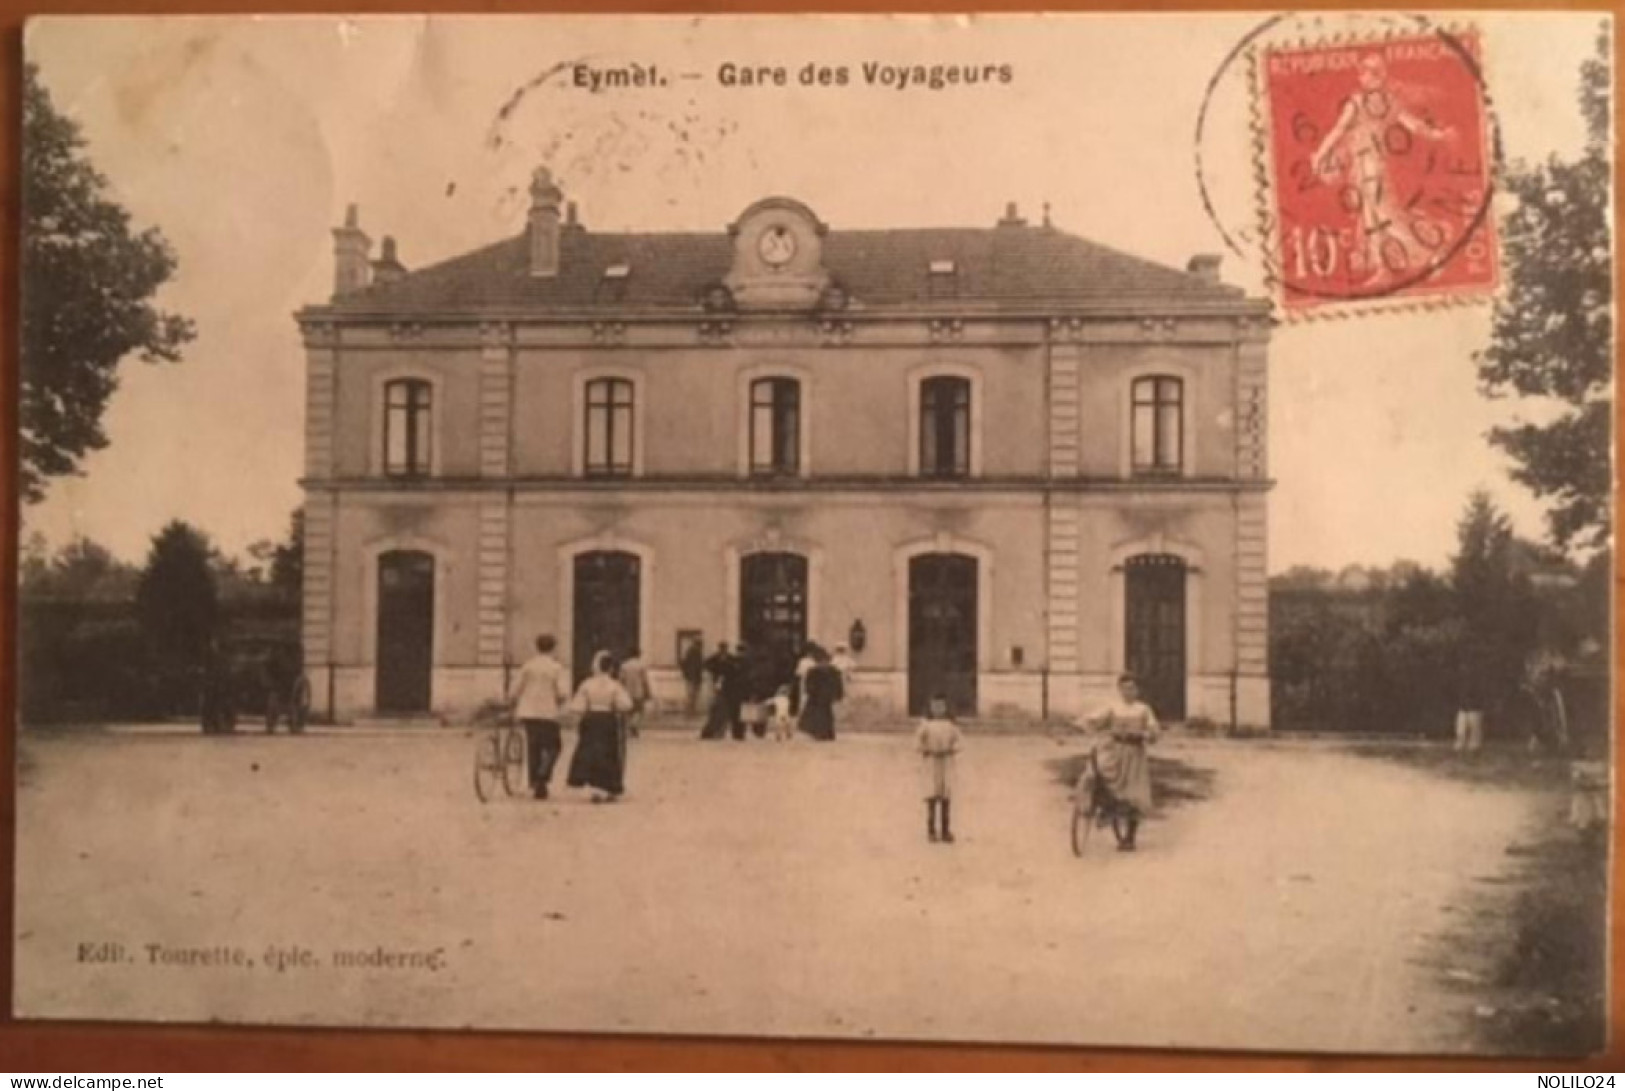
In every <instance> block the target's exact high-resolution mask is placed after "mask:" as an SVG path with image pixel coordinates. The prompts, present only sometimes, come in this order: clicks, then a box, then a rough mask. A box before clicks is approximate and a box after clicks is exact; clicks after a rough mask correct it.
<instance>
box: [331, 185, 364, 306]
mask: <svg viewBox="0 0 1625 1091" xmlns="http://www.w3.org/2000/svg"><path fill="white" fill-rule="evenodd" d="M371 249H372V240H371V239H369V238H367V233H366V232H365V231H363V230H361V214H360V213H359V212H358V211H356V206H355V205H351V206H350V207H349V208H348V209H347V210H346V211H345V213H344V226H343V227H335V228H334V229H333V297H334V298H335V299H336V298H338V297H339V296H341V295H346V294H348V293H350V292H359V291H360V290H361V289H363V288H365V287H366V286H367V284H368V282H369V281H370V279H371V273H372V269H371V267H370V266H369V265H368V263H367V254H368V252H369V251H371Z"/></svg>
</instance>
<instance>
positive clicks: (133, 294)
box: [18, 65, 195, 503]
mask: <svg viewBox="0 0 1625 1091" xmlns="http://www.w3.org/2000/svg"><path fill="white" fill-rule="evenodd" d="M22 175H23V177H22V214H23V220H22V261H21V272H22V303H21V323H22V330H21V333H22V355H21V367H20V372H21V375H20V379H21V384H20V385H21V390H20V394H19V405H18V423H19V429H20V444H19V446H20V454H21V461H22V470H21V487H22V494H23V496H24V498H25V499H26V500H28V501H29V502H30V503H33V502H36V501H38V500H40V499H41V498H42V497H43V496H44V495H45V488H46V482H47V480H48V479H49V478H52V477H58V476H61V475H63V474H70V473H73V472H75V471H76V470H77V469H78V467H79V464H80V461H81V459H83V457H84V456H85V455H86V454H87V453H89V452H91V451H95V450H99V449H101V448H103V447H105V446H107V436H106V435H105V433H104V432H103V431H102V413H103V411H104V410H105V409H106V407H107V402H108V399H109V398H110V397H111V396H112V394H113V392H114V390H116V389H117V387H118V373H117V372H118V365H119V363H120V361H122V360H123V359H124V358H125V357H126V356H128V355H130V354H131V353H135V354H137V355H139V357H140V358H141V359H142V360H144V361H146V362H149V363H151V362H156V361H160V360H167V361H175V360H178V359H180V350H181V347H182V346H183V345H185V344H186V343H187V342H188V341H190V340H191V339H192V338H193V336H194V334H195V329H194V327H193V325H192V322H191V321H190V320H189V319H187V318H183V317H181V316H179V315H174V314H170V313H167V312H165V311H162V310H160V309H158V308H157V307H155V306H154V305H153V303H152V297H153V295H154V293H156V292H157V290H158V289H159V287H160V286H161V285H163V284H164V282H165V281H167V280H168V279H169V278H170V276H171V275H172V274H173V273H174V271H175V257H174V254H173V253H172V252H171V250H170V247H169V244H168V243H167V242H166V241H165V240H164V238H163V236H162V235H161V234H159V232H158V230H157V229H156V228H150V227H149V228H147V229H146V230H144V231H141V232H139V233H138V232H135V231H133V229H132V228H131V225H130V214H129V213H128V212H127V211H125V209H124V208H122V207H121V206H120V205H118V204H117V203H115V202H114V201H112V200H110V199H109V198H108V196H107V179H106V178H104V177H103V176H102V175H101V174H100V173H99V172H98V171H97V170H96V168H95V167H93V166H92V165H91V164H90V162H89V161H88V160H87V159H86V158H85V141H84V137H83V136H82V135H81V133H80V131H79V126H78V125H76V124H75V123H74V122H73V121H72V120H70V119H69V118H66V117H63V116H62V115H61V114H59V113H58V112H57V111H56V108H55V106H54V105H53V104H52V102H51V98H50V95H49V94H48V93H47V92H46V90H45V88H44V86H43V85H42V84H41V82H40V78H39V72H38V70H37V69H36V68H35V67H34V66H33V65H27V66H25V68H24V70H23V154H22Z"/></svg>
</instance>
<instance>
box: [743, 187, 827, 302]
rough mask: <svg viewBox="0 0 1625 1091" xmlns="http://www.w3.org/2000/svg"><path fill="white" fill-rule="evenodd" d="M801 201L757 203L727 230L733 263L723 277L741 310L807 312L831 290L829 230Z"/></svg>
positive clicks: (776, 199)
mask: <svg viewBox="0 0 1625 1091" xmlns="http://www.w3.org/2000/svg"><path fill="white" fill-rule="evenodd" d="M828 230H829V229H828V228H827V227H825V226H824V224H823V222H822V221H820V220H819V219H818V217H817V215H815V214H814V213H813V210H812V209H810V208H808V207H807V206H806V205H804V204H802V203H801V202H800V201H795V200H792V199H790V198H788V197H769V198H767V199H765V200H761V201H757V202H756V203H755V204H753V205H751V206H750V207H749V208H747V209H745V211H744V212H742V213H740V216H739V219H737V220H735V221H734V222H733V223H732V224H730V225H729V227H728V233H729V235H731V236H732V237H733V242H734V247H733V263H732V267H731V268H730V269H729V271H728V275H727V277H725V278H724V281H723V283H724V285H725V286H726V287H727V289H728V291H729V292H730V293H732V295H733V300H734V303H735V304H736V305H737V306H738V307H739V308H740V309H742V310H749V309H774V310H811V309H813V308H815V307H817V306H818V305H819V302H820V300H821V299H822V298H823V295H824V291H825V289H827V288H828V287H829V283H830V276H829V272H828V270H826V269H825V268H824V261H823V240H824V235H825V234H826V233H827V232H828Z"/></svg>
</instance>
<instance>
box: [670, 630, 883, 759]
mask: <svg viewBox="0 0 1625 1091" xmlns="http://www.w3.org/2000/svg"><path fill="white" fill-rule="evenodd" d="M698 654H699V651H698V647H697V646H694V645H691V646H690V650H689V653H688V655H685V657H684V662H683V663H682V668H683V678H684V681H685V682H686V683H687V684H688V686H689V710H690V711H693V710H694V708H695V706H696V704H697V699H698V696H699V687H700V678H699V677H698V676H697V675H700V674H703V677H704V678H708V679H709V680H710V691H711V702H710V706H709V708H708V709H707V711H706V717H705V727H704V728H702V729H701V731H700V738H702V739H721V738H724V737H726V736H729V735H731V736H732V737H733V738H734V739H735V740H738V741H743V740H744V739H745V737H746V735H747V733H748V734H754V735H755V736H756V737H757V738H759V739H760V738H766V737H767V735H768V733H769V731H771V732H772V735H773V738H775V739H777V740H780V741H786V740H788V739H789V738H791V736H792V735H794V733H795V731H796V730H798V729H799V730H801V731H803V732H805V733H806V734H808V735H810V736H812V737H813V738H814V739H817V740H819V741H820V742H830V741H833V740H834V738H835V706H836V704H838V703H839V702H840V701H841V700H842V699H844V698H845V696H846V690H847V686H848V685H849V684H850V682H851V677H852V669H853V667H854V665H855V664H854V663H853V661H852V657H851V656H849V655H847V653H846V646H845V645H844V644H837V645H836V646H835V653H834V654H833V655H832V654H830V653H829V652H826V651H825V650H824V649H823V648H822V647H820V646H819V645H818V644H808V645H807V647H806V649H805V650H803V651H802V653H801V656H800V658H799V659H797V660H796V661H795V663H794V666H793V668H792V667H791V665H790V664H788V663H786V662H785V661H784V660H783V658H782V657H780V656H776V655H773V654H770V653H768V652H767V651H765V650H763V651H758V650H756V649H754V648H750V647H748V646H746V645H744V644H740V645H738V646H736V647H734V648H731V649H730V648H729V647H728V645H727V644H726V643H722V644H718V645H717V650H716V651H715V652H713V653H712V654H711V655H710V656H709V657H707V658H705V659H704V660H702V661H701V662H700V663H699V671H698V672H694V671H692V667H693V664H692V662H691V661H690V660H691V657H695V658H697V657H698Z"/></svg>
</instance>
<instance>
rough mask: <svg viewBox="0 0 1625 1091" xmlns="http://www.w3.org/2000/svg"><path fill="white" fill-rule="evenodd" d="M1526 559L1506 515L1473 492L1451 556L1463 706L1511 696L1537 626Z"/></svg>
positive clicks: (1501, 704)
mask: <svg viewBox="0 0 1625 1091" xmlns="http://www.w3.org/2000/svg"><path fill="white" fill-rule="evenodd" d="M1527 560H1528V550H1527V549H1526V548H1525V547H1524V544H1523V543H1520V542H1519V541H1518V540H1517V538H1516V537H1514V535H1513V533H1512V523H1511V521H1510V520H1509V519H1508V518H1507V517H1506V515H1505V514H1504V513H1503V512H1501V511H1500V510H1499V509H1498V508H1496V506H1495V503H1494V502H1493V501H1492V500H1491V499H1490V497H1489V494H1488V493H1484V492H1475V493H1473V494H1472V496H1471V497H1470V498H1469V499H1468V501H1467V509H1466V511H1465V512H1464V513H1463V515H1462V517H1461V522H1460V523H1459V524H1457V550H1456V555H1455V556H1454V557H1452V558H1451V561H1450V584H1451V590H1452V591H1453V593H1454V595H1455V599H1456V611H1455V612H1456V616H1457V617H1458V618H1460V621H1461V626H1462V636H1461V648H1460V652H1459V655H1458V657H1457V660H1456V664H1457V678H1456V683H1457V688H1458V691H1459V696H1460V698H1461V700H1463V701H1464V702H1466V703H1465V704H1463V706H1462V707H1469V706H1470V705H1473V704H1476V705H1477V706H1478V707H1479V708H1481V709H1486V710H1493V711H1504V710H1505V709H1506V708H1507V707H1508V706H1509V705H1510V704H1511V702H1512V701H1513V700H1514V698H1515V697H1516V696H1517V692H1518V687H1519V684H1520V683H1521V681H1522V679H1523V671H1524V665H1525V663H1526V661H1527V660H1528V658H1529V655H1530V653H1531V652H1533V651H1534V650H1535V645H1536V642H1537V639H1538V630H1539V611H1538V605H1537V603H1536V599H1535V592H1534V587H1533V585H1532V584H1531V582H1530V578H1529V573H1528V570H1527Z"/></svg>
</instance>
